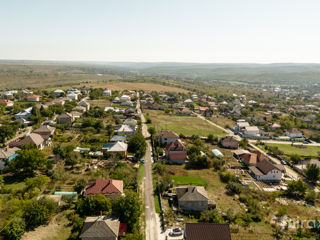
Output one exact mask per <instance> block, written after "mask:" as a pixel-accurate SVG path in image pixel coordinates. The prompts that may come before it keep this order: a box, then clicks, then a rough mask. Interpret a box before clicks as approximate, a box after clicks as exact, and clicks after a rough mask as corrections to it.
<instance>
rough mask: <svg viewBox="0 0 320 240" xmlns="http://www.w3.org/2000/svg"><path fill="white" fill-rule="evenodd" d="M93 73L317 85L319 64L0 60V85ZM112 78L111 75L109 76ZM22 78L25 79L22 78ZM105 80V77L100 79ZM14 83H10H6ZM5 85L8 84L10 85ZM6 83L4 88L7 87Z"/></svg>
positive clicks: (82, 77)
mask: <svg viewBox="0 0 320 240" xmlns="http://www.w3.org/2000/svg"><path fill="white" fill-rule="evenodd" d="M97 74H105V75H108V76H109V77H110V76H115V77H116V78H118V77H119V76H121V77H122V78H126V77H130V76H135V77H137V76H138V77H139V76H152V77H163V78H167V79H168V78H173V79H176V80H183V81H193V82H194V81H207V82H224V83H231V84H254V85H261V84H264V85H287V86H291V85H294V86H301V85H303V86H309V85H310V86H312V85H313V84H315V83H317V84H320V64H312V63H305V64H298V63H277V64H255V63H243V64H237V63H233V64H226V63H183V62H181V63H179V62H154V63H150V62H80V61H79V62H77V61H70V62H69V61H29V60H0V87H3V85H4V84H1V83H3V81H7V80H8V79H10V78H13V79H15V80H17V81H18V82H19V84H25V83H26V82H25V81H27V80H32V79H33V80H34V79H36V81H31V82H32V83H34V82H36V83H37V84H40V85H42V82H41V81H43V82H46V84H49V83H50V82H51V81H52V82H53V83H54V84H57V83H60V82H63V81H67V82H70V81H71V82H74V81H77V79H78V81H85V80H86V79H87V80H95V81H96V80H97V81H99V79H101V77H100V78H99V77H97V76H96V75H97ZM111 78H112V77H111ZM23 79H25V80H23ZM102 80H105V79H102ZM10 84H11V85H12V86H15V85H16V84H14V82H11V83H10ZM11 85H9V86H11ZM9 86H8V87H9Z"/></svg>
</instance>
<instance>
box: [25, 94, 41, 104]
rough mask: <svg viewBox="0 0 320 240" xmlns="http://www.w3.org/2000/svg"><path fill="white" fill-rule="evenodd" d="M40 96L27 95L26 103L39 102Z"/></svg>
mask: <svg viewBox="0 0 320 240" xmlns="http://www.w3.org/2000/svg"><path fill="white" fill-rule="evenodd" d="M40 100H41V96H40V95H29V96H28V97H27V101H28V102H40Z"/></svg>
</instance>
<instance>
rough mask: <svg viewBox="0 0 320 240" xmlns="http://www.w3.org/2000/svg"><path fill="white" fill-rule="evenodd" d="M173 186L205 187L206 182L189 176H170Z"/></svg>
mask: <svg viewBox="0 0 320 240" xmlns="http://www.w3.org/2000/svg"><path fill="white" fill-rule="evenodd" d="M172 179H173V180H174V184H175V185H198V186H206V185H207V184H206V182H205V181H204V180H203V178H200V177H191V176H172Z"/></svg>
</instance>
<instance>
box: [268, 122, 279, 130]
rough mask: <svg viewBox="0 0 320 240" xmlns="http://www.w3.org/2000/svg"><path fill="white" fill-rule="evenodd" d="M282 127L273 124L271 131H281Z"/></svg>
mask: <svg viewBox="0 0 320 240" xmlns="http://www.w3.org/2000/svg"><path fill="white" fill-rule="evenodd" d="M280 127H281V126H280V124H278V123H273V124H272V125H271V126H270V130H271V131H273V132H274V131H277V129H279V128H280Z"/></svg>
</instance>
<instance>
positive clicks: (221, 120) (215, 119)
mask: <svg viewBox="0 0 320 240" xmlns="http://www.w3.org/2000/svg"><path fill="white" fill-rule="evenodd" d="M209 120H210V121H212V122H214V123H216V124H218V125H219V126H221V127H226V125H228V126H230V127H233V126H234V125H235V124H236V123H235V121H233V120H231V119H229V118H227V117H223V116H218V117H216V116H214V117H211V118H210V119H209Z"/></svg>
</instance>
